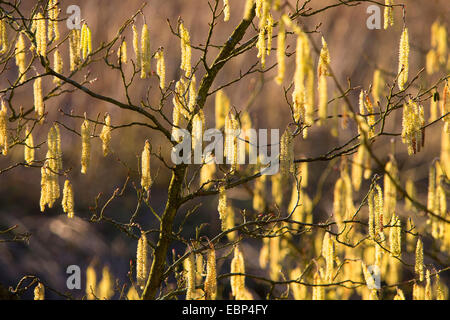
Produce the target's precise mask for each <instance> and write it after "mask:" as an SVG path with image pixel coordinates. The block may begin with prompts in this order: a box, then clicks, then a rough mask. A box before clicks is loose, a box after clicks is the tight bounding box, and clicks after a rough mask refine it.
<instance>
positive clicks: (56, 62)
mask: <svg viewBox="0 0 450 320" xmlns="http://www.w3.org/2000/svg"><path fill="white" fill-rule="evenodd" d="M53 69H54V71H55V72H56V73H59V74H61V73H63V60H62V57H61V54H60V53H59V50H58V49H56V50H55V53H53ZM53 83H54V84H61V83H62V81H61V79H59V78H58V77H53Z"/></svg>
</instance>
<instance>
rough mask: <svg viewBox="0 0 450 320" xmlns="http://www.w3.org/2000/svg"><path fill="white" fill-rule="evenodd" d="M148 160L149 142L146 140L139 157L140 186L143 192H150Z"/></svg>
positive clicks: (150, 178)
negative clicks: (140, 169)
mask: <svg viewBox="0 0 450 320" xmlns="http://www.w3.org/2000/svg"><path fill="white" fill-rule="evenodd" d="M150 158H151V157H150V142H149V141H148V140H145V146H144V150H143V151H142V156H141V162H142V163H141V167H142V176H141V186H142V188H143V189H144V190H145V191H148V190H150V187H151V185H152V177H151V175H150Z"/></svg>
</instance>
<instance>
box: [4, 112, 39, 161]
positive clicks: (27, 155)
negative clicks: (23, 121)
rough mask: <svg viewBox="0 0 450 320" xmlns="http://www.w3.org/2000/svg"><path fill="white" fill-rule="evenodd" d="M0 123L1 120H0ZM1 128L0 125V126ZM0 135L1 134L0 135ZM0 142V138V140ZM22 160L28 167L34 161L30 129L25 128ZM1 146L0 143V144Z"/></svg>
mask: <svg viewBox="0 0 450 320" xmlns="http://www.w3.org/2000/svg"><path fill="white" fill-rule="evenodd" d="M0 122H1V120H0ZM0 128H1V124H0ZM0 135H1V133H0ZM0 141H1V138H0ZM24 144H25V145H24V150H23V153H24V160H25V163H26V164H27V165H30V164H32V163H33V161H34V141H33V135H32V134H31V131H30V128H28V127H27V128H26V130H25V141H24ZM0 145H1V142H0Z"/></svg>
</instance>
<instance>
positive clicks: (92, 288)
mask: <svg viewBox="0 0 450 320" xmlns="http://www.w3.org/2000/svg"><path fill="white" fill-rule="evenodd" d="M96 292H97V273H96V272H95V269H94V267H93V266H92V265H89V266H88V268H87V269H86V296H87V299H88V300H94V299H95V296H96Z"/></svg>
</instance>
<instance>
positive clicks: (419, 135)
mask: <svg viewBox="0 0 450 320" xmlns="http://www.w3.org/2000/svg"><path fill="white" fill-rule="evenodd" d="M424 125H425V118H424V110H423V107H422V106H421V105H417V103H415V102H414V101H412V100H411V99H410V100H408V102H407V103H405V104H404V105H403V119H402V142H403V143H405V144H406V145H407V148H408V154H409V155H412V154H415V153H417V152H419V151H420V150H421V149H422V147H423V146H424V144H425V140H424Z"/></svg>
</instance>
